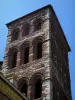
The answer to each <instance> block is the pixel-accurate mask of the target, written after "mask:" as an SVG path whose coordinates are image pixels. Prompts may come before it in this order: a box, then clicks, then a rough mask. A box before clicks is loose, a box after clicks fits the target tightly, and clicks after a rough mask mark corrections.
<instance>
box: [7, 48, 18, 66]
mask: <svg viewBox="0 0 75 100" xmlns="http://www.w3.org/2000/svg"><path fill="white" fill-rule="evenodd" d="M8 63H9V68H14V67H16V63H17V50H16V49H13V50H12V51H10V54H9V62H8Z"/></svg>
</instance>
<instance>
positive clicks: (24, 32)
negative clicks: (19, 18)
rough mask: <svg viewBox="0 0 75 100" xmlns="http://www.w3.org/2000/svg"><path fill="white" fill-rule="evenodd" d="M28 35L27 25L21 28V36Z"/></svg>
mask: <svg viewBox="0 0 75 100" xmlns="http://www.w3.org/2000/svg"><path fill="white" fill-rule="evenodd" d="M28 34H29V24H28V23H27V24H25V25H24V26H23V34H22V36H26V35H28Z"/></svg>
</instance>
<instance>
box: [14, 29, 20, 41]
mask: <svg viewBox="0 0 75 100" xmlns="http://www.w3.org/2000/svg"><path fill="white" fill-rule="evenodd" d="M18 38H19V29H15V30H14V31H13V32H12V41H15V40H18Z"/></svg>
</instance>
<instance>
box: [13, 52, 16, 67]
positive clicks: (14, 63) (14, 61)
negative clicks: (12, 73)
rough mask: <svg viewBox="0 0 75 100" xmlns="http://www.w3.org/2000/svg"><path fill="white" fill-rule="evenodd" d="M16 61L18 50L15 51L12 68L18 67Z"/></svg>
mask: <svg viewBox="0 0 75 100" xmlns="http://www.w3.org/2000/svg"><path fill="white" fill-rule="evenodd" d="M16 61H17V52H14V53H13V55H12V68H14V67H16Z"/></svg>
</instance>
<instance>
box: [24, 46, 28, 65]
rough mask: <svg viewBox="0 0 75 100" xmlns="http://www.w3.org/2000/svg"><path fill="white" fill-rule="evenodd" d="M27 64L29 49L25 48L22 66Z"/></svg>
mask: <svg viewBox="0 0 75 100" xmlns="http://www.w3.org/2000/svg"><path fill="white" fill-rule="evenodd" d="M28 62H29V47H26V48H25V51H24V64H26V63H28Z"/></svg>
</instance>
